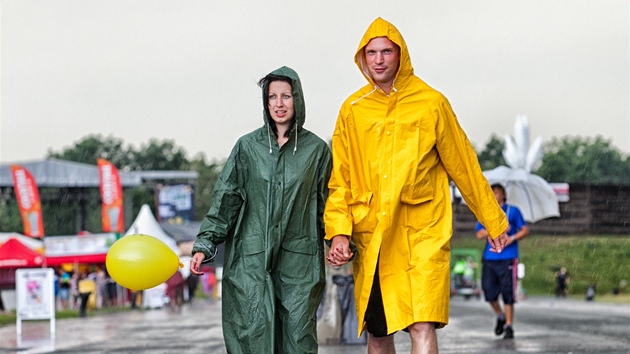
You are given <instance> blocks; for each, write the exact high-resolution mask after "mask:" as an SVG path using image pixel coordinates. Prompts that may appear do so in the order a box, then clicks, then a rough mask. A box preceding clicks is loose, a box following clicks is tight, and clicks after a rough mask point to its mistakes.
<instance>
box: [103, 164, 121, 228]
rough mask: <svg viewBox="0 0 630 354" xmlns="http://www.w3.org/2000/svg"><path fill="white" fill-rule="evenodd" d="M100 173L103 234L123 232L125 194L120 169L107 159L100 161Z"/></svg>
mask: <svg viewBox="0 0 630 354" xmlns="http://www.w3.org/2000/svg"><path fill="white" fill-rule="evenodd" d="M97 164H98V173H99V178H100V180H99V182H100V190H101V200H102V201H103V202H102V207H101V216H102V219H103V232H121V233H122V232H123V231H124V228H125V220H124V217H123V194H122V185H121V184H120V176H119V175H118V169H117V168H116V166H114V165H113V164H112V163H111V162H109V161H107V160H105V159H98V160H97Z"/></svg>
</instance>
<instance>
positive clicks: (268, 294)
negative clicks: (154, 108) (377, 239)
mask: <svg viewBox="0 0 630 354" xmlns="http://www.w3.org/2000/svg"><path fill="white" fill-rule="evenodd" d="M273 74H277V75H283V76H287V77H289V78H291V80H292V87H293V101H294V108H295V119H296V124H295V125H294V127H293V129H292V130H291V133H290V138H289V141H288V142H287V143H285V144H284V145H283V146H282V147H280V146H279V145H278V143H277V142H276V138H275V135H274V133H273V131H272V130H271V129H270V128H269V120H270V119H271V118H270V117H269V116H268V114H267V111H266V110H263V111H264V112H265V113H264V114H263V115H264V126H263V127H261V128H259V129H256V130H254V131H253V132H251V133H249V134H247V135H244V136H243V137H241V138H240V139H239V140H238V141H237V143H236V145H235V146H234V148H233V150H232V153H231V154H230V156H229V158H228V159H227V162H226V164H225V167H224V168H223V170H222V172H221V175H220V177H219V180H218V181H217V183H216V186H215V188H214V192H213V195H212V203H211V206H210V210H209V212H208V214H207V215H206V217H205V219H204V220H203V222H202V224H201V227H200V230H199V234H198V235H197V240H196V242H195V245H194V247H193V254H194V253H196V252H203V253H204V254H205V256H206V259H211V258H212V257H213V256H214V254H215V253H216V245H217V244H219V243H222V242H225V243H226V247H225V252H226V253H225V264H224V268H223V280H222V291H223V293H222V299H223V304H222V311H223V335H224V339H225V344H226V347H227V350H228V352H229V353H257V354H258V353H316V352H317V332H316V329H317V326H316V310H317V307H318V306H319V303H320V301H321V297H322V293H323V288H324V284H325V275H324V255H323V237H324V225H323V221H322V215H323V212H324V204H325V201H326V198H327V196H328V187H327V183H328V179H329V176H330V169H331V154H330V149H329V147H328V145H327V144H326V143H325V142H324V141H323V140H321V139H320V138H319V137H317V136H316V135H315V134H313V133H311V132H309V131H307V130H306V129H303V128H302V126H303V125H304V120H305V116H306V111H305V105H304V95H303V93H302V86H301V83H300V79H299V77H298V75H297V73H296V72H295V71H293V70H292V69H290V68H287V67H282V68H280V69H277V70H275V71H274V72H273ZM263 102H265V104H266V98H265V97H263Z"/></svg>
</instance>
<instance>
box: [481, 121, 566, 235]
mask: <svg viewBox="0 0 630 354" xmlns="http://www.w3.org/2000/svg"><path fill="white" fill-rule="evenodd" d="M542 157H543V151H542V137H540V136H539V137H538V138H536V140H535V141H534V143H533V144H532V145H531V146H530V145H529V123H528V121H527V117H526V116H524V115H519V116H516V123H515V124H514V137H512V136H509V135H507V136H506V137H505V147H504V149H503V158H504V159H505V162H506V163H507V164H508V166H509V167H508V166H499V167H497V168H495V169H492V170H488V171H484V173H483V174H484V175H485V176H486V179H488V182H489V183H490V184H493V183H501V184H502V185H503V186H504V187H505V189H506V194H507V202H508V203H509V204H512V205H516V206H518V207H519V209H521V211H522V212H523V216H524V217H525V220H526V221H528V222H531V223H535V222H537V221H539V220H542V219H546V218H550V217H558V216H560V212H559V207H558V198H557V196H556V194H555V192H554V191H553V189H552V188H551V186H550V185H549V183H547V181H545V180H544V179H542V178H541V177H540V176H537V175H534V174H531V171H532V170H534V169H537V168H538V167H540V165H541V164H542Z"/></svg>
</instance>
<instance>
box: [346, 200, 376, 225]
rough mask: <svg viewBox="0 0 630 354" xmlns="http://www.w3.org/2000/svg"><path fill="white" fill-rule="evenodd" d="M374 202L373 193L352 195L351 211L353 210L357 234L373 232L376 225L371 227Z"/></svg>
mask: <svg viewBox="0 0 630 354" xmlns="http://www.w3.org/2000/svg"><path fill="white" fill-rule="evenodd" d="M371 202H372V192H365V193H352V201H351V202H350V209H351V210H352V219H353V223H354V231H355V232H363V231H367V230H372V229H373V228H374V227H375V226H376V225H370V224H372V223H370V220H371V219H370V218H368V217H367V216H368V214H369V213H370V203H371Z"/></svg>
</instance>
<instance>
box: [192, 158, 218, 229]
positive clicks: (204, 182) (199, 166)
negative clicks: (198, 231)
mask: <svg viewBox="0 0 630 354" xmlns="http://www.w3.org/2000/svg"><path fill="white" fill-rule="evenodd" d="M224 164H225V161H222V162H217V161H212V162H210V163H207V162H206V157H205V155H203V154H199V155H197V156H195V158H194V159H193V160H192V161H191V163H190V166H191V169H192V170H194V171H197V173H198V174H199V177H198V178H197V186H196V188H195V219H196V220H202V219H203V217H204V216H205V215H206V213H208V210H209V209H210V198H211V197H212V191H213V189H214V185H215V184H216V182H217V179H218V178H219V173H220V172H221V169H222V168H223V165H224Z"/></svg>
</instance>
